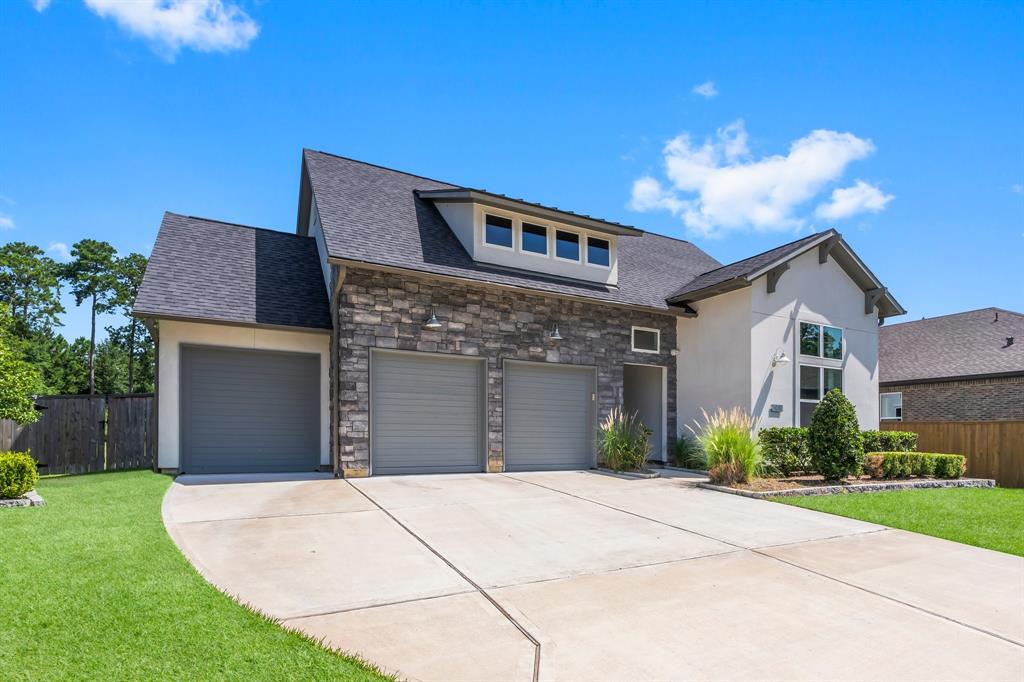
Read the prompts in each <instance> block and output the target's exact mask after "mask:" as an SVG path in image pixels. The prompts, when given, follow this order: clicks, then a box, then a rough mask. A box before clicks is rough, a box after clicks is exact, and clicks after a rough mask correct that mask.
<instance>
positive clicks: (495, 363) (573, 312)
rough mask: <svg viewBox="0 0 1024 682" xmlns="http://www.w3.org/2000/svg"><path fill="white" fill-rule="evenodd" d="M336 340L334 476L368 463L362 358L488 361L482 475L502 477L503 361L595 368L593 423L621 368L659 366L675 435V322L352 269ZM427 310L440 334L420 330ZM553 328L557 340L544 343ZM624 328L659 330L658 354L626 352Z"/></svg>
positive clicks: (617, 385)
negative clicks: (401, 355) (377, 352)
mask: <svg viewBox="0 0 1024 682" xmlns="http://www.w3.org/2000/svg"><path fill="white" fill-rule="evenodd" d="M336 305H337V306H338V311H337V312H338V319H339V325H340V329H341V330H342V333H341V334H339V339H338V344H339V348H338V366H339V368H340V370H341V375H340V383H339V389H340V390H339V392H338V399H337V423H336V427H335V428H337V437H338V444H339V446H340V447H339V456H340V459H341V461H340V463H339V464H340V467H341V469H342V471H343V472H344V474H345V475H346V476H361V475H366V473H367V471H368V467H369V461H370V448H369V435H370V430H369V417H370V376H369V361H370V350H371V349H373V348H382V349H398V350H408V351H423V352H429V353H450V354H454V355H466V356H477V357H481V356H482V357H485V358H487V450H488V451H487V470H488V471H501V470H502V467H503V462H504V459H503V457H504V455H503V452H502V380H503V376H502V365H503V362H502V361H503V360H505V359H512V360H532V361H540V362H551V363H565V364H575V365H592V366H596V367H597V378H598V379H597V380H598V395H597V399H598V418H599V419H600V418H603V417H604V416H605V415H606V414H607V413H608V411H609V410H610V409H611V408H612V407H613V406H615V405H618V404H621V403H622V397H623V396H622V389H623V363H629V362H633V363H638V364H647V365H653V364H657V365H661V366H664V367H667V368H668V369H667V374H668V377H667V381H668V385H667V388H668V401H667V403H668V404H667V405H666V417H667V423H666V426H667V434H668V437H669V441H670V442H671V439H672V438H673V437H674V435H675V433H676V422H675V419H676V416H675V415H676V363H675V358H673V357H672V356H671V355H670V353H669V351H670V350H671V349H673V348H676V318H675V316H673V315H670V314H664V315H663V314H657V313H650V312H646V311H641V310H631V309H625V308H617V307H614V306H607V305H601V304H599V303H588V302H582V301H577V300H570V299H563V298H557V297H553V296H545V295H539V294H533V293H526V292H519V291H516V290H512V289H503V288H497V287H488V286H485V285H473V284H471V283H465V284H463V283H461V282H460V283H455V282H447V281H442V280H436V279H435V280H432V279H429V278H425V277H420V276H416V275H411V274H408V275H407V274H396V273H389V272H382V271H378V270H370V269H359V268H350V269H349V271H348V274H347V276H346V277H345V281H344V284H343V285H342V289H341V292H340V295H339V296H338V299H337V301H336ZM432 308H433V309H434V311H435V313H436V315H437V317H438V318H439V319H440V320H441V322H442V323H443V325H444V327H443V328H442V329H441V330H439V331H429V330H426V329H423V328H422V324H423V321H424V320H425V319H426V318H427V317H428V316H429V315H430V310H431V309H432ZM556 323H557V324H558V328H559V331H560V332H561V335H562V337H563V338H562V340H561V341H557V342H556V341H550V340H549V339H548V338H547V334H548V332H549V331H550V329H551V327H552V325H554V324H556ZM632 326H638V327H650V328H653V329H660V330H661V353H660V354H658V355H654V354H650V353H634V352H633V351H632V350H631V347H632V343H631V338H630V332H631V327H632Z"/></svg>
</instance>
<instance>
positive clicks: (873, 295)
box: [864, 287, 885, 315]
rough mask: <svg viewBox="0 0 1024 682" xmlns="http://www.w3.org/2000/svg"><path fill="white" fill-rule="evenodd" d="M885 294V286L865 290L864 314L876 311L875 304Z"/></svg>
mask: <svg viewBox="0 0 1024 682" xmlns="http://www.w3.org/2000/svg"><path fill="white" fill-rule="evenodd" d="M882 296H885V287H878V288H877V289H867V290H865V291H864V314H865V315H870V314H871V313H873V312H874V311H875V306H876V305H878V302H879V301H880V300H881V299H882Z"/></svg>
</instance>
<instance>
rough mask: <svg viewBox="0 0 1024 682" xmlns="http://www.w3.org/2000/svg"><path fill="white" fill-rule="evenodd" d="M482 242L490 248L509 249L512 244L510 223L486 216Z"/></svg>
mask: <svg viewBox="0 0 1024 682" xmlns="http://www.w3.org/2000/svg"><path fill="white" fill-rule="evenodd" d="M484 241H486V242H487V243H488V244H490V245H491V246H498V247H501V248H505V249H511V248H512V244H513V239H512V221H511V220H510V219H508V218H502V217H501V216H496V215H488V216H486V224H485V229H484Z"/></svg>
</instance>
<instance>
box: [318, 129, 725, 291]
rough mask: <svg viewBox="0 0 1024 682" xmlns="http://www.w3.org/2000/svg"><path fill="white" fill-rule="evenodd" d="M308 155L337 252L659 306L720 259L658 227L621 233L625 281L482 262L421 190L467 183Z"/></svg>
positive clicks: (343, 255) (391, 263) (331, 251)
mask: <svg viewBox="0 0 1024 682" xmlns="http://www.w3.org/2000/svg"><path fill="white" fill-rule="evenodd" d="M303 158H304V161H305V166H306V169H307V171H308V174H309V180H310V184H311V186H312V189H313V195H314V196H315V198H316V205H317V210H318V211H319V213H320V222H321V225H322V226H323V231H324V237H325V241H326V243H327V251H328V253H329V254H330V256H331V257H334V258H342V259H346V260H353V261H362V262H366V263H373V264H377V265H384V266H389V267H398V268H405V269H409V270H417V271H421V272H429V273H434V274H439V275H448V276H452V277H463V278H466V279H473V280H480V281H487V282H493V283H496V284H504V285H509V286H515V287H522V288H528V289H534V290H539V291H544V292H549V293H554V294H563V295H571V296H580V297H585V298H591V299H596V300H600V301H606V302H609V303H619V304H627V305H638V306H645V307H649V308H658V309H667V308H668V304H667V302H666V300H665V299H666V298H667V297H668V295H669V294H671V293H672V292H673V291H675V290H676V289H678V288H679V285H680V283H681V282H687V281H689V280H691V279H693V278H694V277H696V276H697V275H698V274H700V273H702V272H705V271H707V270H710V269H712V268H716V267H718V266H719V263H718V261H716V260H715V259H714V258H712V257H711V256H709V255H708V254H706V253H704V252H703V251H701V250H700V249H699V248H697V247H696V246H695V245H693V244H691V243H689V242H686V241H681V240H678V239H672V238H670V237H663V236H660V235H656V234H651V233H643V234H642V235H641V236H638V237H627V236H622V237H619V240H618V245H619V246H618V249H619V281H618V286H617V287H608V286H604V285H599V284H590V283H586V282H575V281H568V280H564V279H557V278H551V277H545V276H543V275H539V274H533V273H529V272H524V271H519V270H512V269H507V268H501V267H497V266H491V265H487V264H484V263H477V262H475V261H474V260H473V259H472V258H470V255H469V254H468V253H467V252H466V250H465V249H464V248H463V247H462V244H461V242H459V240H458V238H456V236H455V234H454V233H453V232H452V230H451V228H449V227H448V224H447V223H446V222H445V221H444V218H442V217H441V214H440V213H439V212H438V210H437V209H436V208H435V207H434V205H433V204H432V203H431V202H429V201H427V200H424V199H420V198H419V197H417V196H416V191H417V190H419V191H424V190H437V189H466V188H461V187H459V186H458V185H451V184H447V183H443V182H439V181H437V180H430V179H427V178H423V177H419V176H416V175H410V174H408V173H403V172H400V171H396V170H391V169H388V168H382V167H380V166H374V165H371V164H367V163H363V162H361V161H354V160H352V159H347V158H344V157H339V156H334V155H331V154H326V153H324V152H318V151H312V150H308V149H307V150H305V151H304V153H303Z"/></svg>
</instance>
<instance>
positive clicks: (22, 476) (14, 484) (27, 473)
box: [0, 452, 39, 500]
mask: <svg viewBox="0 0 1024 682" xmlns="http://www.w3.org/2000/svg"><path fill="white" fill-rule="evenodd" d="M38 482H39V473H38V472H37V471H36V463H35V460H33V459H32V458H31V457H30V456H29V454H28V453H27V452H0V500H10V499H14V498H15V497H21V496H22V495H24V494H25V493H27V492H28V491H29V490H32V488H35V487H36V483H38Z"/></svg>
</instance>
